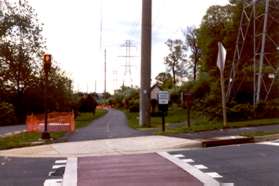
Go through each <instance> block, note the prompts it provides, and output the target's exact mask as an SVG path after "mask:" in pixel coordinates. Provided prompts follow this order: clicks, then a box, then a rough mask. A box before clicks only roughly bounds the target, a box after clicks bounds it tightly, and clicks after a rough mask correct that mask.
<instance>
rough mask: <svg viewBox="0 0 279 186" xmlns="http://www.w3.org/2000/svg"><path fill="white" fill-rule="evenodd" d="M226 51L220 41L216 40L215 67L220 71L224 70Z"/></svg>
mask: <svg viewBox="0 0 279 186" xmlns="http://www.w3.org/2000/svg"><path fill="white" fill-rule="evenodd" d="M226 56H227V51H226V49H225V47H224V46H223V45H222V43H221V42H218V57H217V67H218V68H219V69H220V71H221V72H223V71H224V67H225V62H226Z"/></svg>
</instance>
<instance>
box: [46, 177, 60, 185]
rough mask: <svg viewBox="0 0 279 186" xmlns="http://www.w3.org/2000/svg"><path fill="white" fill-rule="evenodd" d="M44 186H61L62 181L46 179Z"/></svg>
mask: <svg viewBox="0 0 279 186" xmlns="http://www.w3.org/2000/svg"><path fill="white" fill-rule="evenodd" d="M44 186H62V179H47V180H45V182H44Z"/></svg>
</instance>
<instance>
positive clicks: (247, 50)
mask: <svg viewBox="0 0 279 186" xmlns="http://www.w3.org/2000/svg"><path fill="white" fill-rule="evenodd" d="M277 12H279V2H278V1H274V0H251V1H244V6H243V11H242V14H241V19H240V26H239V30H238V35H237V41H236V46H235V51H234V58H233V63H232V67H231V73H230V79H229V85H228V90H227V100H229V99H230V98H231V97H233V96H235V95H236V94H237V93H238V91H239V90H240V88H241V87H243V86H245V87H246V89H250V90H251V92H253V104H254V106H255V105H256V104H258V103H259V102H260V101H267V100H268V99H269V98H270V94H271V92H272V89H273V87H274V84H275V82H276V78H277V77H278V75H279V36H278V33H277V32H276V33H274V32H272V31H271V29H274V28H277V31H278V29H279V27H278V26H277V27H276V25H278V24H279V21H278V15H279V14H278V13H277ZM275 14H276V15H275ZM276 17H277V19H276ZM251 33H253V34H252V35H251ZM247 54H252V56H251V55H250V56H249V55H247ZM247 79H248V82H251V83H249V84H247ZM245 80H246V82H245ZM251 85H253V86H251Z"/></svg>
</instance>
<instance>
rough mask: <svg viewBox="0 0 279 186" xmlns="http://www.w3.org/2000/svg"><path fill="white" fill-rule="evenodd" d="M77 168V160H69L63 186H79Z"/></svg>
mask: <svg viewBox="0 0 279 186" xmlns="http://www.w3.org/2000/svg"><path fill="white" fill-rule="evenodd" d="M77 168H78V166H77V158H68V160H67V164H66V168H65V173H64V176H63V183H62V185H63V186H77Z"/></svg>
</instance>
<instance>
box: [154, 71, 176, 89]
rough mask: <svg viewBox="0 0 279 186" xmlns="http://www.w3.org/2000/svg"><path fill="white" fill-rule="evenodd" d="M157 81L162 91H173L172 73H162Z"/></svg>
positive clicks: (157, 77)
mask: <svg viewBox="0 0 279 186" xmlns="http://www.w3.org/2000/svg"><path fill="white" fill-rule="evenodd" d="M155 80H156V83H157V84H158V85H159V86H160V88H161V89H162V90H167V89H171V88H172V87H173V81H172V77H171V74H170V73H165V72H161V73H159V74H158V75H157V76H156V77H155Z"/></svg>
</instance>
